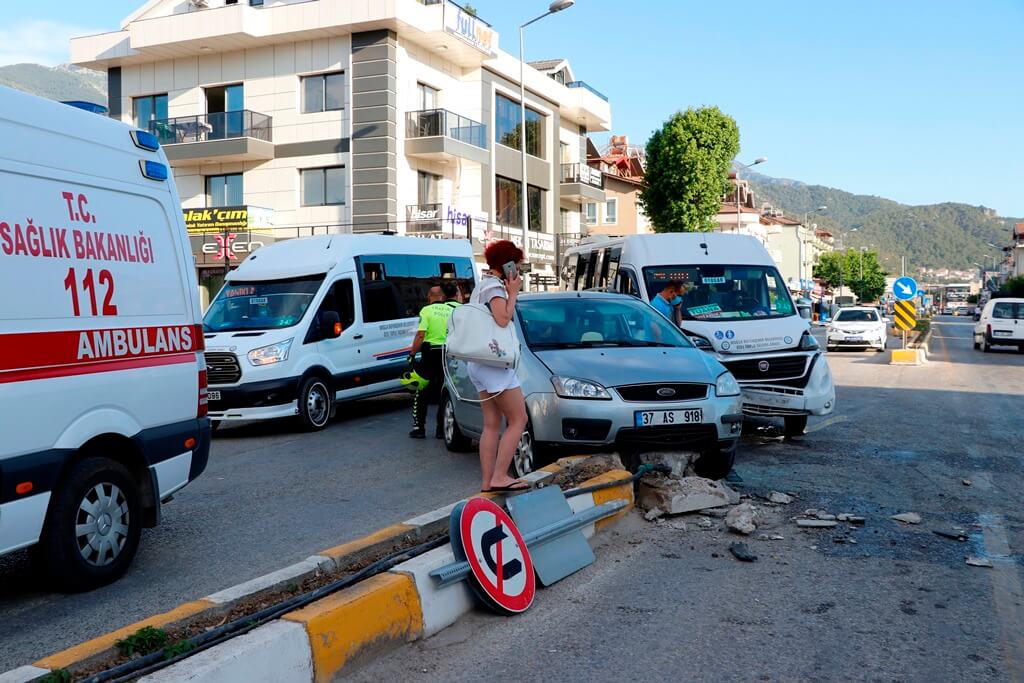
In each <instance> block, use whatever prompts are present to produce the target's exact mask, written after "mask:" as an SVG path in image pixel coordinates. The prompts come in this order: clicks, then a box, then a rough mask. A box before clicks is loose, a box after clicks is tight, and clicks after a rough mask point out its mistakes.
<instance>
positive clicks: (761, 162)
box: [736, 157, 768, 232]
mask: <svg viewBox="0 0 1024 683" xmlns="http://www.w3.org/2000/svg"><path fill="white" fill-rule="evenodd" d="M766 161H768V157H758V158H756V159H754V162H753V163H751V164H745V163H743V162H742V161H737V162H736V163H737V164H739V165H740V166H742V167H743V168H750V167H751V166H757V165H758V164H763V163H764V162H766ZM740 227H741V226H740V171H739V169H736V232H739V231H740Z"/></svg>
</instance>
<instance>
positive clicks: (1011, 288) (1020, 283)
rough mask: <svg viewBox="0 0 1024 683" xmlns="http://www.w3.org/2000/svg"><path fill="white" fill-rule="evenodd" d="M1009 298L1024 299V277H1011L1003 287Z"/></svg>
mask: <svg viewBox="0 0 1024 683" xmlns="http://www.w3.org/2000/svg"><path fill="white" fill-rule="evenodd" d="M1002 292H1003V293H1004V294H1006V295H1007V296H1016V297H1024V275H1020V276H1018V277H1011V278H1010V279H1009V280H1007V281H1006V283H1005V284H1004V285H1003V287H1002Z"/></svg>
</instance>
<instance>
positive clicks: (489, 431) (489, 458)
mask: <svg viewBox="0 0 1024 683" xmlns="http://www.w3.org/2000/svg"><path fill="white" fill-rule="evenodd" d="M484 259H485V260H486V261H487V266H488V268H489V269H488V270H486V271H484V273H483V277H482V278H481V279H480V284H478V285H477V286H476V289H474V290H473V296H472V297H470V303H478V304H485V305H486V306H487V307H488V308H489V309H490V311H491V315H492V316H493V317H494V321H495V322H496V323H497V324H498V325H499V326H500V327H507V326H508V325H512V324H513V322H512V319H513V317H514V316H515V310H516V300H517V299H518V298H519V289H520V288H521V287H522V284H523V283H522V279H521V278H520V275H519V268H520V266H521V265H522V262H523V252H522V250H521V249H520V248H519V247H517V246H516V245H515V244H513V243H512V242H509V241H508V240H502V241H500V242H493V243H491V244H490V245H489V246H488V247H487V249H486V250H484ZM466 369H467V371H468V372H469V379H470V381H472V382H473V386H475V387H476V390H477V391H478V392H480V399H481V400H482V401H483V402H482V403H481V404H480V407H481V410H482V411H483V418H484V428H483V433H482V434H481V435H480V470H481V473H482V475H483V478H482V484H481V486H480V490H481V491H484V492H486V491H525V490H526V489H527V488H529V486H528V485H527V484H526V483H524V482H522V481H519V480H516V479H513V478H512V477H510V476H509V474H508V469H509V466H510V465H511V464H512V458H513V456H514V455H515V452H516V448H517V447H518V446H519V439H520V437H522V435H523V430H524V429H526V402H525V400H524V399H523V391H522V389H521V388H520V385H519V380H518V378H516V371H515V369H513V368H508V369H505V368H495V367H490V366H486V365H480V364H479V363H472V362H470V363H467V368H466ZM502 418H504V420H505V421H506V422H507V423H508V427H507V428H506V429H505V433H504V434H502V433H501V423H502ZM499 436H500V438H499Z"/></svg>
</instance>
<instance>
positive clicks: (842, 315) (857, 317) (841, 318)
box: [836, 310, 878, 323]
mask: <svg viewBox="0 0 1024 683" xmlns="http://www.w3.org/2000/svg"><path fill="white" fill-rule="evenodd" d="M836 322H837V323H876V322H878V313H877V312H876V311H850V310H846V311H839V312H838V313H836Z"/></svg>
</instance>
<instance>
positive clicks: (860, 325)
mask: <svg viewBox="0 0 1024 683" xmlns="http://www.w3.org/2000/svg"><path fill="white" fill-rule="evenodd" d="M884 325H885V323H883V322H881V321H879V320H875V321H867V322H846V321H845V320H841V321H839V322H834V323H831V324H830V325H829V327H831V328H833V329H836V330H840V331H842V332H845V331H846V330H873V329H878V328H880V327H884Z"/></svg>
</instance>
